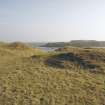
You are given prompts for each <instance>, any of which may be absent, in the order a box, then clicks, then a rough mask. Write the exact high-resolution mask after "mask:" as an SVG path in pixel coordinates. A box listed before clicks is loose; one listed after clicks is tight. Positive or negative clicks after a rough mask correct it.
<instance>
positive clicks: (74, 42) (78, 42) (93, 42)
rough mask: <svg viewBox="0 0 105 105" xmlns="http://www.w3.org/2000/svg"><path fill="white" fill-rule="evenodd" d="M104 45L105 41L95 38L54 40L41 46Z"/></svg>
mask: <svg viewBox="0 0 105 105" xmlns="http://www.w3.org/2000/svg"><path fill="white" fill-rule="evenodd" d="M65 46H73V47H105V41H96V40H72V41H70V42H55V43H47V44H45V45H43V47H65Z"/></svg>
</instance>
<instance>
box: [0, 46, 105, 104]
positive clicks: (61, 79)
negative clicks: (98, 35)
mask: <svg viewBox="0 0 105 105" xmlns="http://www.w3.org/2000/svg"><path fill="white" fill-rule="evenodd" d="M73 51H74V50H73ZM75 51H77V50H76V49H75ZM83 51H84V49H83V50H82V53H83ZM104 51H105V50H104V49H99V50H97V49H92V50H91V52H97V53H99V52H102V53H103V54H104ZM65 52H67V51H63V52H50V53H46V52H43V51H41V50H39V49H38V50H36V49H31V48H30V49H28V50H19V49H9V48H3V47H1V48H0V59H1V60H0V105H104V104H105V76H104V75H105V74H104V73H94V72H90V71H89V70H85V69H82V68H80V67H79V66H77V65H75V64H74V67H72V68H63V69H61V68H56V67H52V66H49V65H47V64H45V62H44V61H45V59H48V58H49V57H53V56H55V55H59V54H61V53H65ZM69 52H71V49H69ZM79 52H80V51H78V53H79ZM87 53H88V52H87ZM32 55H36V56H38V57H39V58H42V59H38V58H34V59H32V58H31V56H32ZM85 56H88V55H86V54H84V56H83V57H85ZM69 63H71V62H69ZM99 64H101V66H102V67H103V68H104V63H99Z"/></svg>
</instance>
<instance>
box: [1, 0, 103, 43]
mask: <svg viewBox="0 0 105 105" xmlns="http://www.w3.org/2000/svg"><path fill="white" fill-rule="evenodd" d="M80 39H83V40H89V39H91V40H105V0H0V40H1V41H37V42H41V41H70V40H80Z"/></svg>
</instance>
